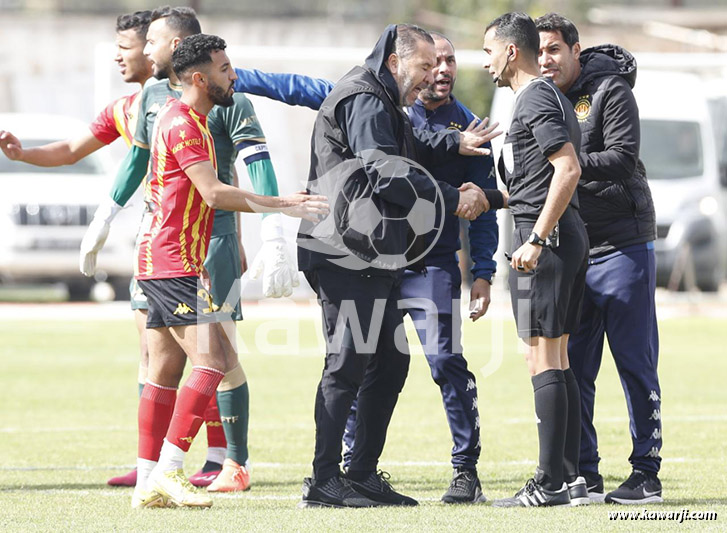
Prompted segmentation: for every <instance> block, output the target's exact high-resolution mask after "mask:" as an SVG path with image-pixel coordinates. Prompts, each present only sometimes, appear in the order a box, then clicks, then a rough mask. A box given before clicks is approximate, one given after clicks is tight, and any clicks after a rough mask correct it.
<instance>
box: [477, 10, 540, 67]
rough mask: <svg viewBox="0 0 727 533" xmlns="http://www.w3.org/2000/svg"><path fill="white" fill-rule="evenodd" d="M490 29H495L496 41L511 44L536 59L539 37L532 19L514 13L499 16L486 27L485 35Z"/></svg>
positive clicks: (523, 14) (522, 14)
mask: <svg viewBox="0 0 727 533" xmlns="http://www.w3.org/2000/svg"><path fill="white" fill-rule="evenodd" d="M491 28H496V29H495V37H496V38H497V39H498V40H500V41H508V42H511V43H513V44H514V45H515V46H517V47H518V48H519V49H520V50H522V51H523V52H525V53H527V54H529V55H530V56H531V57H533V58H537V57H538V51H539V50H540V35H538V30H537V29H536V28H535V22H533V19H531V18H530V17H529V16H528V15H526V14H525V13H520V12H517V11H515V12H513V13H505V14H504V15H500V16H499V17H497V18H496V19H495V20H493V21H492V22H490V23H489V24H488V25H487V28H485V33H487V32H488V31H490V29H491Z"/></svg>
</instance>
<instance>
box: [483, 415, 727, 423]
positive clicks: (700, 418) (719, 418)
mask: <svg viewBox="0 0 727 533" xmlns="http://www.w3.org/2000/svg"><path fill="white" fill-rule="evenodd" d="M663 420H666V421H667V423H669V422H727V415H680V416H668V415H666V416H664V417H663ZM625 422H629V419H628V418H627V417H625V416H608V417H598V418H596V420H595V424H623V423H625ZM502 423H503V424H533V423H535V418H534V417H528V418H506V419H505V420H503V421H502ZM485 424H486V422H485Z"/></svg>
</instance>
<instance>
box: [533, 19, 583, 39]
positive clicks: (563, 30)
mask: <svg viewBox="0 0 727 533" xmlns="http://www.w3.org/2000/svg"><path fill="white" fill-rule="evenodd" d="M535 27H536V28H537V30H538V31H552V32H556V31H559V32H560V34H561V35H562V36H563V41H564V42H565V44H567V45H568V47H569V48H573V45H574V44H576V43H577V42H579V41H580V38H579V37H578V28H576V25H575V24H573V23H572V22H571V21H570V20H568V19H567V18H565V17H564V16H563V15H559V14H558V13H548V14H546V15H543V16H542V17H538V18H536V19H535Z"/></svg>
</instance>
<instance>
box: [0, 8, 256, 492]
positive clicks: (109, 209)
mask: <svg viewBox="0 0 727 533" xmlns="http://www.w3.org/2000/svg"><path fill="white" fill-rule="evenodd" d="M151 15H152V12H151V11H137V12H135V13H129V14H125V15H120V16H119V17H118V18H117V19H116V57H115V58H114V61H115V62H116V63H117V64H118V66H119V72H120V74H121V76H122V78H123V80H124V82H126V83H138V84H139V85H140V89H139V90H138V91H137V92H135V93H133V94H130V95H127V96H122V97H121V98H118V99H116V100H114V101H113V102H111V103H110V104H109V105H107V106H106V107H105V108H104V109H103V111H102V112H101V113H99V115H98V116H97V117H96V119H95V120H94V121H93V122H92V123H91V124H90V126H89V131H88V132H87V133H84V134H83V135H80V136H78V137H76V138H74V139H66V140H63V141H58V142H54V143H49V144H46V145H43V146H38V147H33V148H27V149H25V148H23V146H22V144H21V143H20V141H19V140H18V139H17V138H16V137H15V136H14V135H13V134H12V133H10V132H4V131H0V149H2V151H3V152H4V153H5V155H6V156H7V157H8V159H12V160H14V161H23V162H25V163H29V164H32V165H37V166H43V167H56V166H60V165H71V164H73V163H75V162H77V161H79V160H80V159H83V158H84V157H86V156H88V155H89V154H91V153H93V152H95V151H96V150H99V149H100V148H103V147H104V146H106V145H108V144H111V143H112V142H114V141H115V140H116V139H118V138H122V139H123V140H124V142H125V143H126V145H127V146H129V147H131V144H132V141H133V140H134V134H135V132H136V127H137V119H138V117H139V107H140V103H141V100H142V99H141V94H142V90H143V87H144V85H145V84H146V82H147V81H148V80H149V79H150V78H151V77H152V65H151V62H150V61H149V59H148V58H147V57H146V56H145V55H144V47H145V45H146V33H147V30H148V28H149V23H150V22H151ZM253 113H254V112H253ZM252 133H253V135H257V132H256V131H253V132H252ZM117 211H118V206H117V204H116V202H115V201H114V200H113V198H110V197H107V198H106V199H104V200H103V201H102V202H101V203H100V205H99V208H98V210H97V211H96V214H95V216H94V220H93V222H92V223H91V228H90V230H89V232H88V234H89V235H94V236H97V235H99V233H97V232H96V231H95V230H96V229H98V232H100V234H101V235H104V234H106V233H107V230H106V229H105V226H107V223H106V220H107V219H110V218H111V217H113V215H114V214H115V213H116V212H117ZM96 246H97V239H96V238H94V239H91V240H89V239H86V240H85V241H84V243H82V246H81V257H82V261H81V267H80V268H81V272H82V273H83V274H85V275H86V276H93V275H94V274H95V272H96V257H97V252H98V250H97V249H94V248H95V247H96ZM240 261H241V263H242V267H241V270H243V271H244V270H245V268H246V259H245V256H244V250H243V248H242V245H240ZM129 293H130V296H131V309H132V310H133V311H134V317H135V322H136V327H137V330H138V332H139V351H140V356H141V358H140V359H141V360H140V363H139V394H140V395H141V391H142V389H143V388H144V381H145V380H146V369H147V365H148V360H149V355H148V352H147V343H146V329H145V325H146V312H147V301H146V296H144V293H143V292H142V291H141V290H140V289H139V287H138V285H137V284H136V281H135V280H134V279H132V280H131V285H130V288H129ZM204 418H205V423H206V426H207V446H208V448H207V462H206V463H205V465H204V466H203V468H202V469H200V471H199V472H197V473H196V474H195V475H194V476H192V478H191V481H192V483H193V484H196V485H197V486H206V485H209V484H210V483H212V481H214V479H215V478H216V477H217V475H218V474H219V473H220V470H221V469H222V462H223V461H224V459H225V455H226V448H227V442H226V440H225V433H224V430H223V427H222V422H221V421H220V415H219V409H218V408H217V401H216V400H215V401H213V402H210V405H209V408H208V409H207V411H206V412H205V417H204ZM108 484H109V485H111V486H120V487H133V486H135V485H136V469H134V470H132V471H130V472H128V473H126V474H124V475H121V476H115V477H112V478H111V479H109V480H108Z"/></svg>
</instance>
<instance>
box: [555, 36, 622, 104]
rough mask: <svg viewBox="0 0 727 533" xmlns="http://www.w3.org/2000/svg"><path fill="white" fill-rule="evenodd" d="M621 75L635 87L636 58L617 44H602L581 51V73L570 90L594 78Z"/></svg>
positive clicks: (579, 87) (583, 85)
mask: <svg viewBox="0 0 727 533" xmlns="http://www.w3.org/2000/svg"><path fill="white" fill-rule="evenodd" d="M614 75H615V76H621V77H622V78H623V79H625V80H626V82H627V83H628V84H629V86H630V87H631V88H632V89H633V88H634V85H635V84H636V59H634V56H632V55H631V53H630V52H629V51H628V50H624V49H623V48H621V47H620V46H616V45H615V44H602V45H599V46H594V47H592V48H586V49H585V50H583V51H582V52H581V74H580V76H578V79H577V80H576V83H575V84H574V85H573V87H571V88H570V89H569V90H568V92H569V93H570V92H571V91H577V90H580V89H582V88H583V87H585V85H586V84H587V83H588V82H590V81H591V80H593V79H596V78H601V77H603V76H614Z"/></svg>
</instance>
